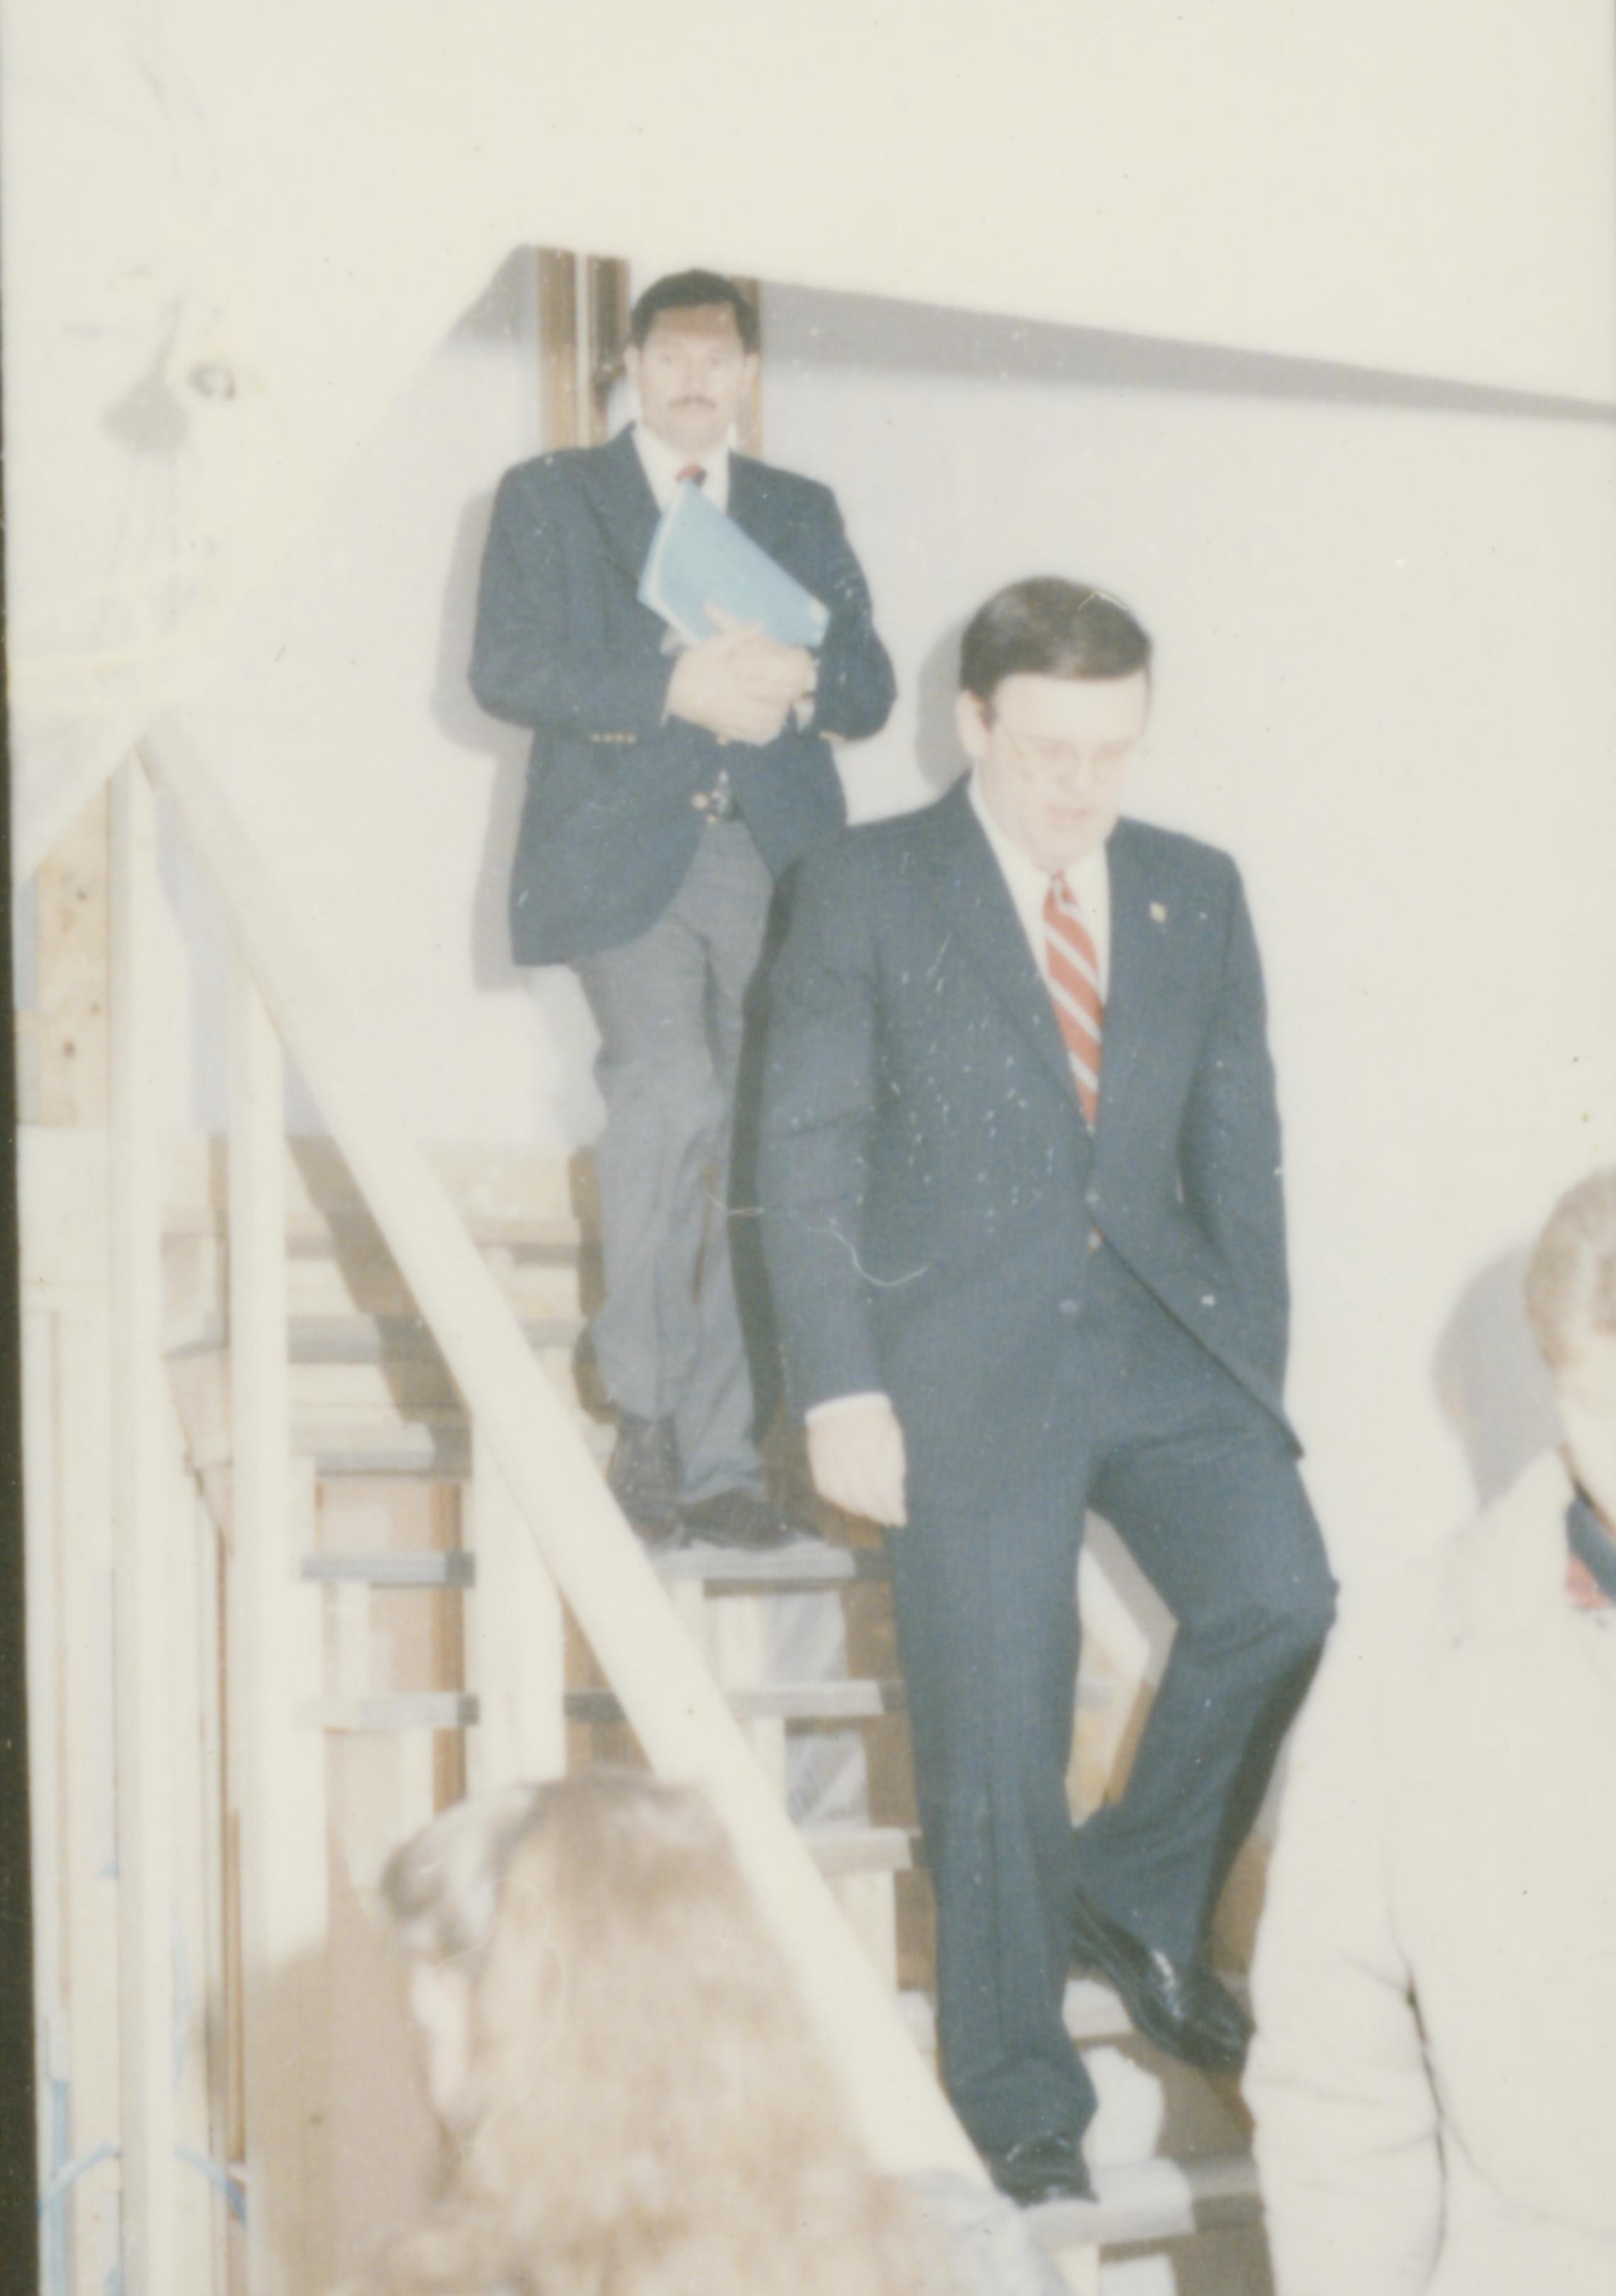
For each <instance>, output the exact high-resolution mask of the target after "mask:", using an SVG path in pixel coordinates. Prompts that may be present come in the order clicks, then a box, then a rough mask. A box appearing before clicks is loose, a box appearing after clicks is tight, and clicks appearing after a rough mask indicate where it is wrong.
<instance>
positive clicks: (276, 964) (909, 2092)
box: [141, 720, 983, 2181]
mask: <svg viewBox="0 0 1616 2296" xmlns="http://www.w3.org/2000/svg"><path fill="white" fill-rule="evenodd" d="M141 755H142V757H143V758H144V762H145V764H146V767H147V768H148V770H149V771H150V773H151V774H152V778H153V780H154V781H155V782H156V783H157V784H158V786H159V787H160V789H161V790H162V791H163V792H164V794H165V795H166V796H167V797H168V799H170V801H171V802H172V803H173V805H174V807H175V808H176V812H177V813H178V815H179V817H180V819H181V821H182V823H183V824H184V826H185V831H186V832H187V835H188V837H189V839H190V841H191V844H192V846H193V849H194V851H195V852H196V854H197V856H198V857H199V859H200V860H201V863H202V865H203V866H204V868H205V869H206V871H207V872H208V873H209V876H210V878H211V879H212V881H213V883H214V885H215V887H216V889H217V891H218V892H219V894H220V895H221V896H222V898H223V900H224V903H225V906H226V910H227V912H228V914H229V917H230V922H231V924H232V927H233V930H234V934H235V938H236V942H237V945H238V947H239V948H240V950H241V953H242V956H243V957H244V958H245V960H246V962H247V964H248V965H249V966H250V970H251V972H252V974H253V977H254V979H255V980H256V981H257V983H258V989H259V992H260V994H261V995H262V996H263V998H264V1001H265V1003H266V1005H267V1007H268V1009H269V1011H270V1013H271V1014H272V1016H273V1017H274V1020H275V1024H276V1026H277V1028H278V1029H279V1030H280V1032H281V1035H282V1037H283V1041H284V1043H285V1044H286V1046H287V1047H288V1049H289V1050H290V1051H291V1054H292V1055H293V1057H294V1058H295V1059H296V1061H297V1062H298V1065H299V1068H300V1070H302V1073H303V1076H304V1078H305V1079H306V1080H307V1082H308V1086H309V1088H310V1089H311V1091H312V1092H313V1093H314V1095H315V1097H316V1100H317V1102H318V1103H319V1104H320V1107H321V1109H322V1111H323V1112H324V1116H325V1119H326V1121H327V1123H328V1124H329V1125H330V1127H331V1129H332V1135H333V1136H334V1137H335V1138H336V1140H337V1142H338V1144H339V1145H340V1148H341V1150H342V1152H343V1154H344V1156H345V1157H346V1158H347V1160H348V1163H349V1168H350V1169H351V1170H352V1172H353V1175H354V1177H355V1178H356V1180H357V1183H358V1185H359V1186H360V1188H361V1189H362V1191H363V1193H364V1194H365V1199H366V1201H367V1203H368V1205H369V1207H370V1210H371V1212H372V1214H373V1217H374V1218H375V1220H376V1223H377V1226H379V1227H380V1229H381V1233H382V1234H383V1235H384V1236H385V1238H386V1240H387V1242H388V1245H389V1248H390V1251H392V1253H393V1256H394V1258H395V1259H396V1260H397V1261H398V1267H399V1268H400V1269H401V1271H402V1272H403V1275H404V1276H405V1278H406V1282H407V1283H408V1284H409V1286H410V1289H411V1291H412V1292H414V1297H415V1300H416V1304H417V1306H418V1307H419V1308H420V1310H421V1312H422V1315H423V1316H424V1317H425V1318H426V1320H427V1322H428V1324H430V1325H431V1329H432V1331H433V1333H434V1335H435V1337H436V1339H437V1341H438V1344H439V1348H440V1349H441V1350H442V1353H443V1356H444V1358H445V1361H446V1362H447V1365H448V1366H449V1369H450V1371H451V1372H452V1373H453V1374H454V1377H455V1382H456V1383H457V1384H458V1386H459V1388H460V1390H461V1392H462V1394H463V1398H464V1399H465V1402H466V1404H467V1406H468V1408H469V1410H470V1411H471V1413H472V1417H473V1421H474V1423H475V1425H476V1427H477V1429H478V1431H479V1435H480V1439H486V1440H487V1442H488V1445H489V1447H490V1448H491V1449H492V1451H493V1453H494V1456H495V1457H496V1459H497V1461H498V1464H499V1466H500V1469H501V1471H502V1472H503V1473H504V1478H505V1480H506V1482H507V1483H508V1485H509V1487H510V1490H511V1493H512V1496H513V1498H514V1499H515V1501H516V1503H517V1505H518V1506H519V1508H520V1510H521V1514H522V1517H523V1519H524V1521H526V1523H527V1526H528V1529H529V1531H530V1533H531V1535H532V1537H533V1538H534V1539H535V1541H536V1542H537V1546H538V1548H539V1551H540V1553H541V1554H542V1555H543V1558H544V1560H545V1562H546V1564H547V1566H548V1567H549V1569H550V1570H551V1572H552V1573H553V1574H554V1579H555V1580H556V1583H557V1585H558V1587H560V1589H561V1591H562V1595H564V1596H565V1598H566V1601H567V1602H568V1603H569V1604H570V1607H571V1610H572V1611H573V1614H574V1616H575V1617H576V1618H577V1620H578V1625H579V1627H580V1628H582V1630H583V1632H584V1634H585V1636H587V1639H588V1641H589V1644H590V1645H591V1647H592V1648H593V1650H594V1652H595V1656H596V1658H597V1659H598V1660H599V1661H600V1663H601V1665H602V1666H603V1669H605V1672H606V1675H607V1677H608V1679H609V1680H610V1681H611V1685H612V1687H613V1688H614V1690H615V1691H616V1693H617V1694H618V1696H619V1699H620V1700H621V1702H622V1705H623V1710H624V1711H625V1713H626V1714H627V1716H628V1719H629V1721H630V1723H631V1724H632V1726H633V1727H634V1729H635V1731H636V1734H637V1735H638V1738H639V1740H640V1743H641V1745H642V1746H643V1747H644V1751H645V1754H646V1756H647V1758H648V1759H649V1760H650V1761H651V1763H652V1767H654V1768H655V1769H656V1770H657V1771H659V1772H660V1774H661V1775H664V1776H667V1777H675V1778H681V1779H688V1780H692V1781H694V1782H695V1783H698V1784H701V1786H702V1787H703V1788H704V1790H705V1791H706V1792H707V1794H708V1796H709V1798H710V1800H711V1802H712V1805H713V1808H714V1809H715V1810H716V1812H717V1814H718V1818H719V1820H720V1822H721V1824H722V1825H724V1827H725V1829H726V1832H727V1833H728V1835H729V1838H730V1841H731V1842H732V1843H733V1845H734V1850H735V1854H736V1857H737V1858H738V1859H739V1861H740V1864H741V1866H742V1870H743V1871H744V1873H745V1874H746V1876H747V1879H748V1882H749V1883H750V1884H751V1890H752V1892H753V1895H754V1897H755V1899H756V1901H757V1904H758V1906H759V1911H760V1912H761V1914H762V1915H763V1918H764V1920H765V1922H766V1923H767V1925H768V1927H769V1929H770V1931H772V1933H773V1935H774V1937H775V1940H776V1942H777V1944H778V1945H779V1947H780V1948H781V1950H782V1952H783V1955H784V1957H785V1960H786V1963H787V1965H788V1967H789V1968H790V1970H791V1972H792V1978H793V1980H794V1981H795V1983H796V1985H797V1987H798V1989H799V1992H800V1996H801V1998H802V2000H803V2002H804V2004H805V2005H806V2007H807V2009H808V2013H809V2015H810V2016H811V2017H812V2019H813V2021H814V2023H815V2025H816V2029H817V2030H818V2032H819V2035H820V2038H821V2040H822V2043H823V2045H824V2049H825V2052H826V2055H827V2058H828V2060H829V2062H830V2064H831V2066H832V2069H833V2072H834V2073H835V2075H836V2077H837V2079H838V2080H839V2082H840V2083H841V2088H842V2091H843V2095H844V2096H845V2099H846V2102H847V2104H848V2106H849V2110H850V2112H852V2114H853V2116H854V2119H855V2121H856V2123H857V2127H858V2128H859V2130H860V2131H861V2133H862V2135H863V2137H864V2139H865V2144H866V2146H867V2149H868V2151H869V2153H870V2154H871V2157H872V2158H873V2159H874V2161H876V2162H877V2163H878V2165H880V2166H881V2167H882V2168H885V2169H890V2170H892V2171H894V2172H903V2171H906V2170H912V2169H928V2168H949V2169H955V2170H956V2171H958V2172H959V2173H961V2174H963V2175H964V2176H966V2177H972V2178H973V2179H976V2180H979V2181H980V2179H981V2177H982V2175H983V2171H982V2168H981V2164H980V2161H978V2159H977V2156H976V2153H975V2152H974V2151H973V2149H972V2145H971V2144H970V2142H969V2140H968V2139H967V2137H966V2136H965V2134H964V2130H963V2129H962V2128H961V2127H960V2125H959V2122H958V2121H957V2120H956V2118H955V2116H954V2114H953V2112H952V2111H951V2110H950V2108H949V2106H948V2104H947V2100H946V2099H945V2097H944V2096H943V2094H942V2092H941V2090H940V2088H939V2087H938V2086H937V2084H936V2082H935V2080H934V2079H932V2077H931V2073H930V2072H929V2071H927V2069H926V2068H925V2066H924V2065H923V2063H922V2062H921V2060H920V2058H919V2057H918V2055H917V2054H916V2053H915V2048H914V2046H913V2044H912V2043H911V2041H910V2040H909V2038H908V2036H907V2034H906V2031H905V2030H904V2027H903V2024H902V2022H901V2021H900V2019H899V2016H898V2011H897V2008H896V2005H895V2004H894V2003H893V2001H892V1999H891V1997H890V1994H888V1992H887V1991H886V1990H885V1989H884V1988H883V1987H882V1983H881V1980H880V1979H879V1978H878V1977H877V1975H876V1973H875V1972H874V1969H873V1968H872V1966H871V1965H870V1963H869V1962H868V1960H867V1959H866V1957H865V1953H864V1951H863V1948H861V1947H860V1946H859V1944H858V1942H857V1939H856V1938H855V1937H854V1935H853V1933H852V1931H851V1930H850V1929H849V1927H848V1925H847V1923H845V1922H844V1921H843V1919H842V1917H841V1913H840V1911H839V1909H838V1907H837V1906H836V1903H835V1900H834V1898H833V1897H832V1895H831V1893H830V1891H829V1890H828V1889H827V1887H826V1885H825V1883H824V1880H823V1878H822V1876H821V1875H820V1874H819V1872H818V1870H817V1868H816V1866H815V1864H814V1862H813V1859H812V1857H810V1855H809V1853H808V1849H806V1847H805V1846H804V1844H803V1843H802V1841H800V1838H799V1836H798V1835H797V1833H795V1831H794V1830H793V1828H792V1825H791V1824H790V1823H789V1821H788V1819H787V1818H786V1816H785V1813H784V1811H783V1808H781V1806H780V1803H779V1800H778V1799H777V1796H776V1795H775V1792H774V1790H773V1788H772V1787H771V1786H770V1784H769V1783H768V1781H767V1779H766V1777H765V1776H764V1775H763V1773H762V1771H761V1770H760V1769H759V1766H758V1764H757V1762H756V1760H755V1759H754V1758H753V1755H752V1753H751V1748H750V1747H749V1746H748V1744H747V1742H746V1739H745V1737H744V1735H743V1734H742V1731H741V1729H740V1727H739V1726H738V1725H737V1724H736V1723H735V1721H734V1718H733V1717H732V1715H731V1714H730V1711H729V1710H728V1708H727V1706H726V1703H725V1702H724V1698H723V1695H722V1693H721V1692H720V1691H719V1689H718V1685H717V1683H716V1682H715V1681H714V1679H713V1677H711V1675H710V1673H709V1672H708V1670H707V1669H706V1667H705V1666H704V1665H703V1664H702V1662H701V1659H700V1657H699V1656H698V1655H697V1653H696V1652H695V1650H694V1649H693V1645H692V1644H691V1643H690V1641H689V1639H688V1637H687V1636H686V1635H685V1632H684V1630H683V1628H681V1627H680V1625H679V1623H678V1620H677V1616H676V1614H675V1612H674V1611H673V1608H672V1606H671V1604H670V1603H669V1600H668V1597H667V1595H666V1594H665V1593H664V1591H663V1589H662V1587H661V1585H660V1581H659V1580H658V1578H657V1575H656V1573H655V1571H654V1570H652V1566H651V1564H650V1562H648V1561H647V1559H646V1556H645V1554H644V1550H643V1549H642V1547H641V1546H640V1545H639V1542H638V1541H637V1539H636V1538H635V1537H634V1534H633V1533H632V1532H631V1531H630V1529H628V1524H627V1523H626V1521H624V1519H623V1516H622V1514H621V1513H620V1512H619V1508H618V1506H617V1505H616V1502H615V1501H614V1500H613V1499H612V1497H611V1494H610V1493H609V1492H608V1491H607V1489H606V1487H605V1484H604V1482H603V1480H602V1477H601V1475H600V1472H599V1471H598V1469H597V1468H596V1466H595V1463H594V1461H593V1460H592V1459H591V1457H590V1456H589V1453H588V1450H587V1447H586V1445H585V1442H584V1439H583V1437H582V1434H581V1432H580V1431H579V1430H578V1427H577V1426H576V1424H575V1423H574V1422H573V1420H572V1419H571V1417H570V1415H569V1414H568V1412H567V1410H566V1408H565V1406H564V1405H563V1404H562V1400H561V1398H560V1397H559V1396H558V1395H557V1394H556V1393H555V1391H554V1389H553V1388H552V1387H551V1386H550V1384H549V1382H548V1381H547V1380H546V1377H545V1374H544V1373H543V1372H542V1371H541V1370H540V1368H539V1366H538V1365H537V1363H536V1362H535V1360H534V1358H533V1357H532V1354H531V1353H530V1351H529V1348H528V1346H527V1344H526V1342H525V1341H524V1340H523V1338H522V1335H521V1329H520V1327H519V1325H518V1324H517V1321H516V1317H515V1316H514V1314H513V1311H512V1309H511V1308H510V1305H509V1303H508V1302H507V1301H506V1300H505V1299H504V1295H503V1294H502V1293H501V1292H500V1290H499V1287H498V1285H497V1284H496V1282H495V1280H494V1278H493V1276H492V1275H490V1274H489V1272H488V1268H487V1267H485V1266H484V1264H483V1261H482V1259H481V1257H480V1254H479V1252H478V1251H477V1250H476V1248H475V1246H474V1245H473V1243H472V1240H471V1238H470V1236H469V1235H468V1234H467V1232H466V1229H465V1226H464V1224H463V1221H462V1220H461V1218H460V1216H459V1214H458V1213H457V1211H456V1210H455V1206H454V1204H453V1202H452V1201H451V1199H450V1197H449V1195H448V1193H447V1190H446V1189H445V1187H444V1185H443V1184H442V1182H441V1181H440V1180H439V1177H438V1175H437V1174H436V1173H435V1172H434V1171H433V1169H432V1168H431V1163H430V1162H429V1160H428V1159H427V1158H426V1156H425V1155H424V1154H423V1153H422V1151H421V1149H420V1148H419V1147H418V1146H417V1145H416V1144H414V1142H413V1141H412V1140H411V1139H410V1138H409V1137H408V1136H407V1135H406V1132H405V1130H404V1128H403V1126H402V1124H401V1123H400V1122H399V1121H398V1119H397V1118H396V1117H395V1116H394V1114H393V1113H392V1111H391V1108H390V1095H389V1094H388V1092H387V1091H386V1089H385V1087H384V1085H383V1083H382V1081H381V1078H380V1076H379V1074H378V1072H377V1069H376V1065H375V1062H374V1061H373V1057H372V1054H371V1053H370V1050H369V1047H368V1046H367V1045H366V1044H365V1040H364V1038H363V1037H362V1036H361V1035H360V1033H359V1031H358V1030H357V1029H354V1028H352V1027H351V1026H349V1025H347V1024H346V1023H345V1021H344V1020H343V1019H342V1018H341V1017H340V1014H339V1012H338V1009H337V1005H336V1000H335V998H334V996H333V995H332V991H331V989H330V988H329V986H328V984H327V982H326V981H325V980H324V978H323V976H322V974H321V972H320V971H319V969H318V967H317V965H316V964H315V962H314V961H313V959H312V957H311V956H310V955H309V953H308V950H307V948H306V947H305V946H304V944H303V941H302V939H301V936H300V935H299V931H298V930H297V927H296V925H295V922H293V919H292V917H291V914H289V912H288V909H287V907H286V905H285V903H284V900H283V896H282V894H281V892H280V890H279V888H278V887H277V886H276V884H275V881H274V878H273V876H272V875H271V873H270V872H269V871H268V869H267V867H266V865H265V864H264V861H263V859H262V857H260V855H259V854H258V851H257V850H256V849H255V848H254V846H253V844H252V842H251V840H250V838H249V836H248V835H247V833H246V832H245V831H244V830H243V828H242V825H241V824H240V822H239V821H238V820H237V818H236V816H235V814H234V810H233V808H231V806H230V804H229V802H228V801H227V799H226V797H225V795H224V793H223V791H222V790H221V789H220V787H219V786H218V783H217V781H216V779H215V777H214V776H213V775H212V774H211V772H210V771H209V769H208V767H206V766H205V765H204V763H203V762H202V760H201V758H200V757H199V756H198V755H197V754H196V751H195V750H194V748H193V744H192V743H191V742H190V740H189V738H188V736H187V735H186V734H185V730H184V728H183V727H182V726H180V725H179V724H177V723H176V722H175V721H172V720H170V721H168V723H166V724H164V725H163V726H160V727H158V728H156V729H155V730H154V731H153V732H152V734H149V735H148V736H147V738H146V739H145V740H144V742H142V744H141Z"/></svg>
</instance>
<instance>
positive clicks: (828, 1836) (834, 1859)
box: [799, 1825, 925, 1999]
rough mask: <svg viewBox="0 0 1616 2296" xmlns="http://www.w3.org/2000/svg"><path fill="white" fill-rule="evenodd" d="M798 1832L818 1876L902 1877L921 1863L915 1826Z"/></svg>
mask: <svg viewBox="0 0 1616 2296" xmlns="http://www.w3.org/2000/svg"><path fill="white" fill-rule="evenodd" d="M799 1830H800V1833H801V1835H802V1839H803V1841H805V1842H806V1843H807V1845H808V1849H809V1851H810V1852H811V1853H812V1856H813V1859H814V1863H815V1864H816V1866H818V1868H819V1870H820V1872H821V1873H822V1874H906V1873H908V1872H910V1871H911V1870H912V1869H915V1868H918V1867H920V1866H923V1865H924V1864H925V1853H924V1850H923V1847H922V1843H921V1838H920V1829H919V1827H918V1826H908V1825H805V1826H802V1827H801V1828H800V1829H799ZM900 1999H901V1997H900Z"/></svg>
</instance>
